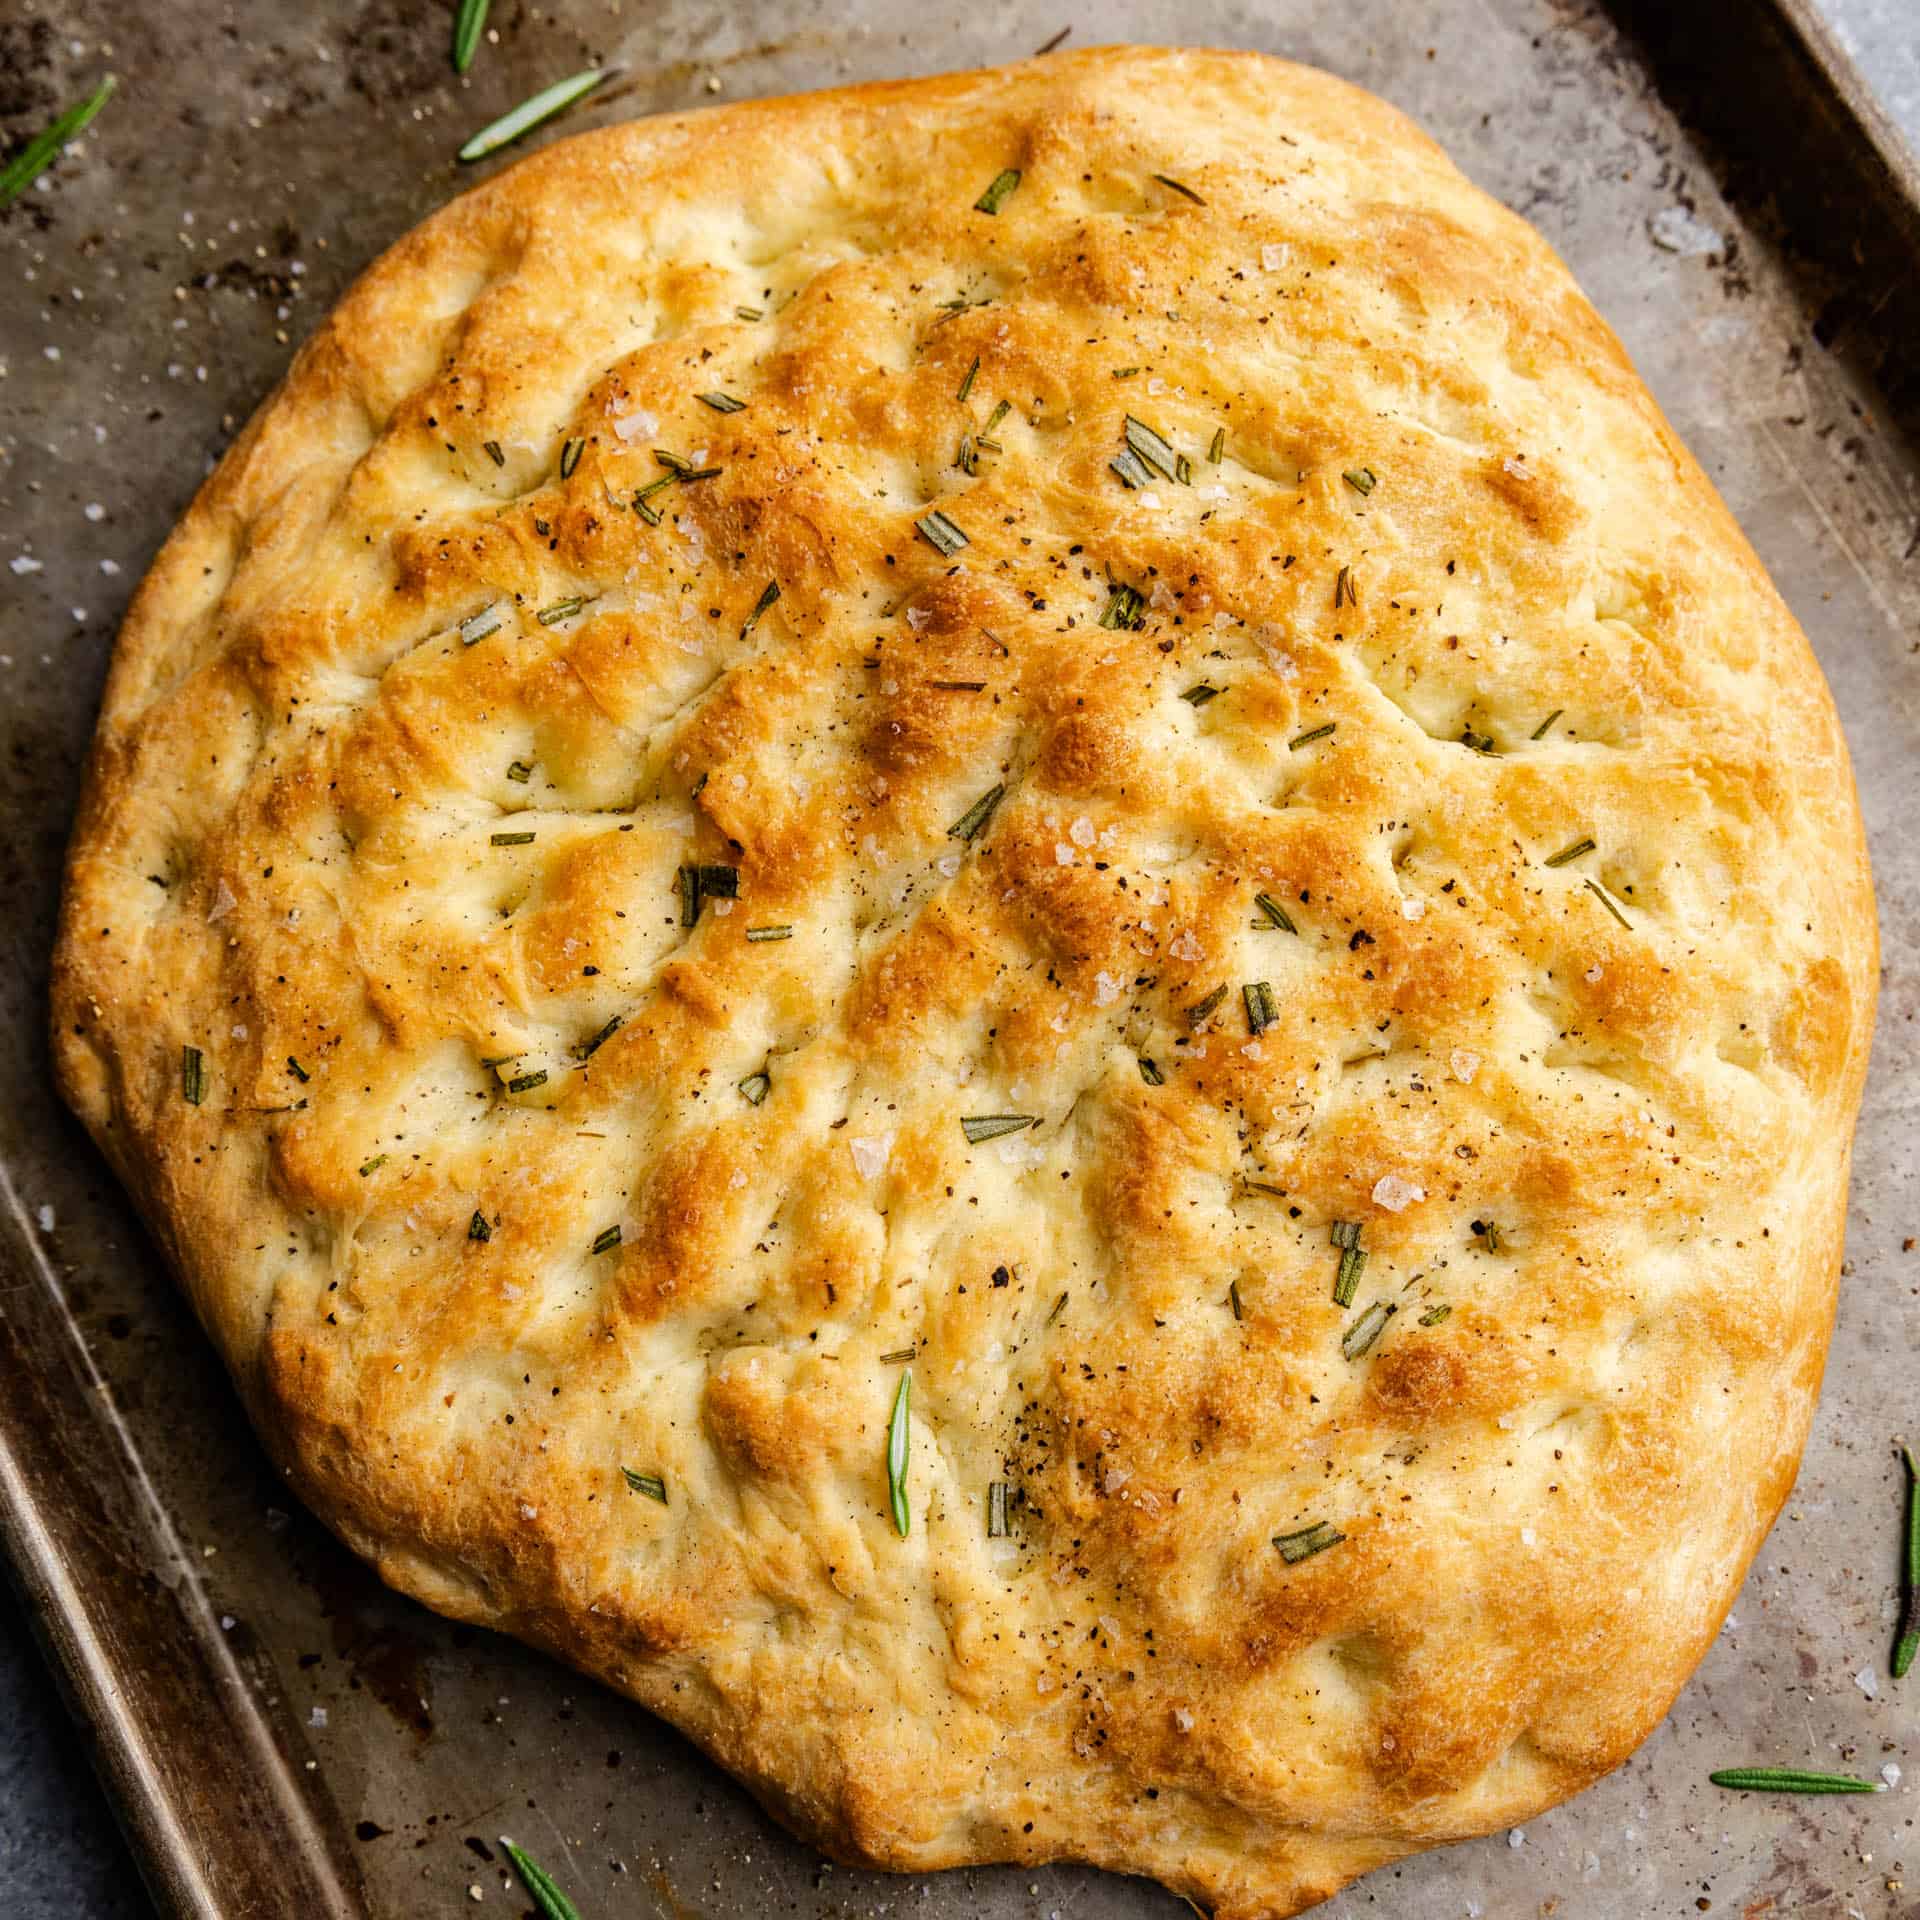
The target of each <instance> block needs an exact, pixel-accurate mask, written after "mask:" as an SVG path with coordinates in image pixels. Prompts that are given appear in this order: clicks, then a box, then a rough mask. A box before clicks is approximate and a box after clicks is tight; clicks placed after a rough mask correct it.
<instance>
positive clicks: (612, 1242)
mask: <svg viewBox="0 0 1920 1920" xmlns="http://www.w3.org/2000/svg"><path fill="white" fill-rule="evenodd" d="M619 1244H620V1229H619V1228H618V1227H617V1226H612V1227H602V1228H601V1229H600V1231H599V1232H598V1233H596V1234H595V1235H594V1236H593V1249H592V1250H593V1251H594V1252H595V1253H611V1252H612V1251H613V1250H614V1248H615V1247H617V1246H618V1245H619Z"/></svg>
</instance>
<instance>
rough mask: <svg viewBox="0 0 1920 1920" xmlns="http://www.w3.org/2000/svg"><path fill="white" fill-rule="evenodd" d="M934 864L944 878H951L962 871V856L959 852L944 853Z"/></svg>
mask: <svg viewBox="0 0 1920 1920" xmlns="http://www.w3.org/2000/svg"><path fill="white" fill-rule="evenodd" d="M933 864H934V865H935V867H937V868H938V869H939V871H940V875H941V877H942V878H943V879H947V880H951V879H952V878H953V876H954V875H955V874H956V873H958V872H959V871H960V856H959V855H958V854H957V853H943V854H942V855H941V856H940V858H939V859H938V860H936V861H935V862H934V863H933Z"/></svg>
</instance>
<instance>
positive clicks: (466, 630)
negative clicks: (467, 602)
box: [460, 601, 506, 647]
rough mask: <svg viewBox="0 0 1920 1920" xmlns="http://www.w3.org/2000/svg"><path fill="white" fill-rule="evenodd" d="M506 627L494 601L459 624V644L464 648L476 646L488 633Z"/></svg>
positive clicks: (504, 616) (504, 618)
mask: <svg viewBox="0 0 1920 1920" xmlns="http://www.w3.org/2000/svg"><path fill="white" fill-rule="evenodd" d="M505 625H506V615H505V614H503V613H502V612H501V611H500V607H499V603H498V602H497V601H496V602H495V603H494V604H493V605H491V606H485V607H482V608H481V609H480V611H479V612H478V613H470V614H468V615H467V617H466V618H465V619H464V620H462V621H461V622H460V644H461V645H462V646H465V647H471V646H475V645H477V644H478V643H479V642H480V641H482V640H484V639H485V638H486V637H487V635H488V634H490V633H498V632H499V631H500V629H501V628H502V627H503V626H505Z"/></svg>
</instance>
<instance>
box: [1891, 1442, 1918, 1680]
mask: <svg viewBox="0 0 1920 1920" xmlns="http://www.w3.org/2000/svg"><path fill="white" fill-rule="evenodd" d="M1900 1455H1901V1458H1902V1459H1904V1460H1905V1461H1906V1463H1907V1555H1906V1576H1907V1577H1906V1581H1905V1586H1906V1592H1905V1594H1904V1595H1903V1596H1902V1599H1901V1607H1900V1637H1899V1639H1897V1640H1896V1641H1895V1642H1894V1645H1893V1677H1894V1678H1895V1679H1896V1680H1904V1679H1905V1678H1906V1677H1907V1669H1908V1668H1909V1667H1911V1666H1912V1665H1913V1656H1914V1654H1915V1653H1916V1652H1917V1651H1920V1465H1916V1464H1915V1462H1914V1458H1913V1449H1912V1448H1911V1447H1902V1448H1901V1449H1900Z"/></svg>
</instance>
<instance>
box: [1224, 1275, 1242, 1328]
mask: <svg viewBox="0 0 1920 1920" xmlns="http://www.w3.org/2000/svg"><path fill="white" fill-rule="evenodd" d="M1227 1305H1228V1306H1230V1307H1231V1308H1232V1309H1233V1317H1234V1318H1235V1319H1236V1320H1244V1319H1245V1318H1246V1317H1247V1316H1246V1315H1245V1314H1244V1313H1243V1312H1242V1311H1241V1309H1240V1282H1239V1281H1238V1280H1230V1281H1228V1282H1227Z"/></svg>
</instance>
